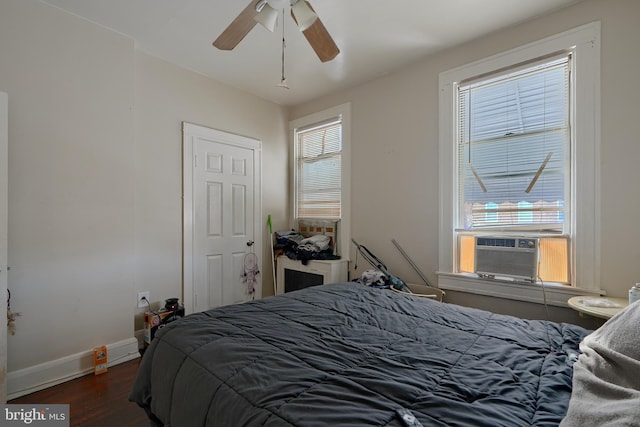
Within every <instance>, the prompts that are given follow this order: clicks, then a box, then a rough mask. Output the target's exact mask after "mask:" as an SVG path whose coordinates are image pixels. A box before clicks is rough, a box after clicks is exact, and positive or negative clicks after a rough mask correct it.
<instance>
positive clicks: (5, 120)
mask: <svg viewBox="0 0 640 427" xmlns="http://www.w3.org/2000/svg"><path fill="white" fill-rule="evenodd" d="M8 148H9V95H8V94H6V93H5V92H0V295H3V299H2V301H3V302H4V301H6V300H7V297H8V293H7V280H8V278H7V276H8V269H9V267H8V266H7V258H8V255H9V249H8V247H9V246H8V245H9V243H8V236H7V233H8V211H9V209H8V207H9V202H8V198H9V181H8V180H9V161H8V156H9V150H8ZM6 401H7V327H6V326H5V325H3V326H2V327H0V403H5V402H6Z"/></svg>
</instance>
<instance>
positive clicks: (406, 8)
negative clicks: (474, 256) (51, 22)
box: [42, 0, 580, 105]
mask: <svg viewBox="0 0 640 427" xmlns="http://www.w3.org/2000/svg"><path fill="white" fill-rule="evenodd" d="M42 1H44V2H45V3H48V4H50V5H52V6H55V7H58V8H61V9H63V10H66V11H68V12H70V13H73V14H76V15H79V16H81V17H84V18H86V19H87V20H89V21H92V22H95V23H97V24H100V25H102V26H105V27H108V28H111V29H113V30H115V31H117V32H119V33H122V34H125V35H128V36H130V37H131V38H132V39H134V40H135V45H136V48H137V49H139V50H141V51H143V52H146V53H148V54H150V55H153V56H156V57H159V58H162V59H164V60H166V61H169V62H172V63H174V64H178V65H180V66H182V67H185V68H188V69H190V70H193V71H196V72H199V73H201V74H204V75H207V76H210V77H211V78H213V79H216V80H218V81H221V82H223V83H226V84H228V85H230V86H233V87H236V88H239V89H242V90H245V91H247V92H250V93H252V94H255V95H257V96H259V97H262V98H264V99H267V100H271V101H273V102H276V103H278V104H282V105H295V104H298V103H302V102H305V101H308V100H311V99H314V98H316V97H318V96H321V95H324V94H327V93H331V92H334V91H336V90H339V89H341V88H346V87H350V86H353V85H357V84H360V83H363V82H365V81H368V80H371V79H373V78H376V77H379V76H381V75H384V74H387V73H390V72H392V71H394V70H396V69H399V68H402V67H404V66H406V65H407V64H410V63H413V62H416V61H417V60H419V59H421V58H424V57H425V56H427V55H429V54H431V53H434V52H436V51H439V50H442V49H445V48H447V47H451V46H454V45H457V44H460V43H463V42H465V41H468V40H471V39H474V38H477V37H479V36H482V35H484V34H487V33H490V32H493V31H496V30H498V29H500V28H504V27H508V26H512V25H515V24H517V23H519V22H523V21H526V20H529V19H531V18H533V17H535V16H539V15H542V14H545V13H547V12H549V11H552V10H556V9H559V8H562V7H565V6H567V5H569V4H573V3H577V2H578V1H580V0H310V3H311V4H312V6H313V8H314V9H315V11H316V12H317V14H318V16H319V17H320V19H321V20H322V23H323V24H324V25H325V27H326V28H327V30H328V31H329V33H330V34H331V35H332V37H333V39H334V40H335V42H336V44H337V45H338V47H339V48H340V51H341V53H340V54H339V55H338V56H337V57H336V58H335V59H334V60H333V61H330V62H327V63H321V62H320V60H319V59H318V57H317V56H316V55H315V53H314V52H313V50H312V49H311V47H310V46H309V45H308V43H307V40H306V39H305V38H304V36H303V35H302V34H301V33H300V32H299V31H298V29H297V27H296V26H295V24H294V22H293V20H292V19H291V17H290V15H289V13H288V11H286V13H285V27H284V31H285V39H286V45H287V48H286V59H285V63H286V67H285V74H286V77H287V83H288V85H289V87H290V89H288V90H287V89H283V88H280V87H277V86H276V85H277V84H278V83H279V82H280V76H281V44H282V27H281V26H280V25H281V23H280V22H279V23H278V28H277V29H276V31H275V32H274V33H270V32H269V31H267V30H266V29H265V28H264V27H262V26H261V25H256V26H255V27H254V28H253V30H251V32H250V33H249V34H248V35H247V36H246V37H245V39H244V40H242V41H241V42H240V44H239V45H238V46H237V47H236V48H235V49H234V50H232V51H221V50H218V49H217V48H215V47H213V46H212V44H211V43H212V42H213V40H215V39H216V38H217V37H218V35H220V33H221V32H222V31H223V30H224V29H225V28H226V27H227V26H228V25H229V23H231V21H232V20H233V19H234V18H235V17H236V16H237V15H238V14H239V13H240V11H242V10H243V9H244V8H245V7H246V6H247V5H248V4H249V3H248V2H249V0H42ZM254 1H255V0H254Z"/></svg>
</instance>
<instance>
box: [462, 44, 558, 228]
mask: <svg viewBox="0 0 640 427" xmlns="http://www.w3.org/2000/svg"><path fill="white" fill-rule="evenodd" d="M569 72H570V56H569V55H568V54H563V55H561V56H560V57H559V58H558V57H556V58H553V59H547V60H545V61H542V62H541V63H538V64H535V65H529V66H527V67H526V68H524V69H522V68H521V69H518V70H516V71H513V70H512V71H510V72H509V71H507V72H504V73H501V74H500V75H498V76H489V77H485V78H483V79H477V80H475V81H473V82H470V83H466V84H465V83H463V84H461V85H460V87H459V90H458V96H459V97H458V135H459V137H458V197H459V200H458V206H459V207H460V209H461V211H460V212H459V215H460V222H461V225H462V224H464V225H463V228H464V229H467V230H473V229H479V228H489V227H491V228H512V227H522V228H529V229H535V230H549V231H559V232H561V231H563V226H564V222H565V209H566V202H567V201H568V200H569V188H570V186H569V177H570V171H569V166H570V162H569V160H568V159H569V154H570V153H569V147H570V144H569V141H570V135H569V131H570V127H569Z"/></svg>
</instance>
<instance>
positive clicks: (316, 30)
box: [291, 0, 340, 62]
mask: <svg viewBox="0 0 640 427" xmlns="http://www.w3.org/2000/svg"><path fill="white" fill-rule="evenodd" d="M299 1H304V2H305V3H307V5H308V6H309V8H311V10H313V7H311V5H310V4H309V2H308V1H306V0H299ZM291 16H292V17H293V20H294V21H296V23H297V22H298V21H297V20H296V16H295V14H294V13H293V10H292V11H291ZM302 34H304V36H305V38H306V39H307V41H308V42H309V44H310V45H311V47H312V48H313V50H314V51H315V52H316V55H318V58H320V61H322V62H327V61H331V60H332V59H333V58H335V57H336V56H338V54H339V53H340V49H338V46H337V45H336V43H335V42H334V41H333V39H332V38H331V35H330V34H329V32H328V31H327V29H326V28H325V26H324V24H323V23H322V21H321V20H320V18H318V19H316V20H315V22H314V23H313V24H312V25H311V26H310V27H309V28H307V29H306V30H304V31H303V32H302Z"/></svg>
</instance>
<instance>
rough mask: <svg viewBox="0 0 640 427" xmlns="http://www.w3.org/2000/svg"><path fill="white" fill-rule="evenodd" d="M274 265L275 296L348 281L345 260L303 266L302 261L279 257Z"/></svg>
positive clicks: (346, 262)
mask: <svg viewBox="0 0 640 427" xmlns="http://www.w3.org/2000/svg"><path fill="white" fill-rule="evenodd" d="M276 265H277V276H276V285H277V286H276V291H277V295H281V294H283V293H285V292H291V291H295V290H298V289H302V288H306V287H309V286H315V285H322V284H328V283H339V282H347V281H348V280H349V261H347V260H346V259H338V260H310V261H308V262H307V263H306V264H303V263H302V261H298V260H293V259H291V258H289V257H287V256H285V255H280V256H279V257H278V259H277V264H276Z"/></svg>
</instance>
